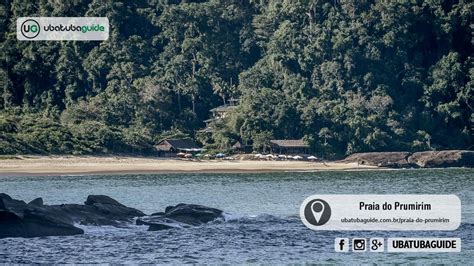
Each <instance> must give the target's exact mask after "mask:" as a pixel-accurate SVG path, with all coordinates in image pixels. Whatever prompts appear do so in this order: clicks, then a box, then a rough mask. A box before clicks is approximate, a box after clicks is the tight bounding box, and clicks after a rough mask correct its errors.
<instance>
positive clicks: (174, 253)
mask: <svg viewBox="0 0 474 266" xmlns="http://www.w3.org/2000/svg"><path fill="white" fill-rule="evenodd" d="M473 187H474V170H471V169H446V170H440V169H436V170H400V171H399V170H397V171H356V172H315V173H271V174H270V173H269V174H159V175H100V176H60V177H59V176H49V177H28V176H23V177H0V192H5V193H7V194H10V195H11V196H13V197H15V198H21V199H24V200H26V201H28V200H31V199H33V198H35V197H38V196H41V197H43V198H44V200H45V203H46V204H57V203H79V202H83V201H84V200H85V198H86V197H87V195H89V194H106V195H109V196H111V197H113V198H116V199H118V200H119V201H120V202H122V203H124V204H125V205H127V206H131V207H135V208H138V209H140V210H142V211H144V212H146V213H151V212H155V211H160V210H163V209H164V208H165V207H166V206H167V205H175V204H176V203H180V202H185V203H197V204H203V205H207V206H211V207H217V208H220V209H223V210H224V211H226V212H227V213H230V214H231V217H233V218H231V219H230V220H228V221H226V222H223V221H216V222H213V223H211V224H207V225H204V226H201V227H197V228H188V229H173V230H168V231H160V232H147V231H146V229H147V228H146V227H142V226H130V228H123V229H118V228H112V227H83V228H84V229H85V231H86V233H85V235H79V236H68V237H42V238H33V239H21V238H17V239H13V238H10V239H0V263H4V262H15V263H32V262H39V263H41V262H43V263H51V262H61V263H74V262H81V263H100V262H114V263H120V262H137V263H139V262H141V263H147V262H148V263H186V262H188V263H223V262H225V263H317V262H322V263H338V262H345V263H351V262H352V263H367V262H376V263H377V262H390V263H410V262H417V263H459V264H468V263H470V262H471V261H472V259H473V258H474V238H473V236H474V233H473V228H474V225H473V224H474V201H473V199H474V191H473ZM316 193H320V194H322V193H325V194H328V193H340V194H341V193H345V194H349V193H355V194H357V193H364V194H365V193H373V194H385V193H407V194H408V193H413V194H430V193H433V194H456V195H458V196H459V197H460V199H461V202H462V211H463V224H462V226H461V227H460V228H459V229H458V230H456V231H444V232H440V231H423V232H420V231H416V232H380V231H379V232H368V231H364V232H328V231H326V232H315V231H311V230H309V229H307V228H306V227H305V226H304V225H303V224H302V223H301V221H300V220H299V218H298V217H297V213H298V210H299V205H300V204H301V202H302V201H303V200H304V199H305V198H306V197H307V196H309V195H311V194H316ZM404 236H410V237H422V236H429V237H461V239H462V252H461V253H449V254H448V253H437V254H435V253H412V254H410V253H401V254H395V253H371V252H366V253H359V254H356V253H351V252H350V253H347V254H342V253H335V252H334V249H333V245H334V238H335V237H348V238H351V237H367V238H369V237H385V238H386V237H404Z"/></svg>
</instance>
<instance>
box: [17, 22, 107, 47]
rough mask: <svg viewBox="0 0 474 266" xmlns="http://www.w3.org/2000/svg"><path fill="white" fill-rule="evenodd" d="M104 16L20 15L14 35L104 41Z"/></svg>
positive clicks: (105, 34)
mask: <svg viewBox="0 0 474 266" xmlns="http://www.w3.org/2000/svg"><path fill="white" fill-rule="evenodd" d="M109 28H110V27H109V20H108V18H106V17H20V18H18V19H17V20H16V37H17V39H18V40H21V41H105V40H107V39H108V38H109Z"/></svg>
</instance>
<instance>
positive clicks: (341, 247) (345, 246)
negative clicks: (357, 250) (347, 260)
mask: <svg viewBox="0 0 474 266" xmlns="http://www.w3.org/2000/svg"><path fill="white" fill-rule="evenodd" d="M334 250H335V251H336V252H348V251H349V238H336V239H335V240H334Z"/></svg>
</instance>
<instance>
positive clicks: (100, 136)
mask: <svg viewBox="0 0 474 266" xmlns="http://www.w3.org/2000/svg"><path fill="white" fill-rule="evenodd" d="M0 14H1V15H0V29H1V35H0V49H1V54H0V93H1V97H0V153H1V154H95V153H148V152H152V145H153V144H154V143H156V141H158V140H159V139H161V138H164V137H168V136H186V135H187V136H190V137H193V138H197V139H198V140H203V138H204V137H203V136H199V134H198V130H199V129H202V128H203V127H204V123H203V120H205V119H207V118H209V116H210V112H209V110H210V109H212V108H214V107H216V106H219V105H222V104H223V101H224V100H226V99H230V98H231V97H234V98H240V100H241V101H240V105H239V107H238V108H237V109H235V110H234V111H232V113H230V114H229V115H228V116H227V117H226V119H225V120H224V121H220V122H216V123H215V124H214V125H213V127H214V128H215V129H216V130H215V131H214V132H213V133H212V136H207V137H205V139H206V141H207V142H208V144H207V145H208V146H209V147H211V148H217V149H226V148H228V147H229V146H231V145H232V144H234V143H235V142H236V141H240V142H242V143H247V144H253V145H254V147H255V148H256V149H264V148H265V147H266V145H267V143H268V140H269V139H273V138H276V139H299V138H304V139H305V140H306V141H307V142H308V143H309V144H310V145H311V147H312V149H313V151H314V153H315V154H318V155H321V156H325V157H327V158H334V157H340V156H344V155H346V154H351V153H354V152H363V151H396V150H410V151H413V150H431V149H451V148H453V149H454V148H455V149H472V148H473V145H474V137H473V127H474V115H473V107H474V103H473V86H474V58H473V42H474V41H473V35H472V32H473V28H474V24H473V23H474V22H473V16H474V3H473V2H472V1H455V0H426V1H422V0H413V1H371V0H347V1H343V0H314V1H290V0H260V1H252V0H249V1H236V0H227V1H226V0H222V1H219V0H208V1H204V0H201V1H198V0H196V1H191V0H189V1H184V0H183V1H180V0H168V1H167V0H137V1H108V0H84V1H79V0H63V1H54V0H39V1H23V0H3V1H1V2H0ZM22 16H69V17H73V16H105V17H108V19H109V21H110V26H111V32H110V37H109V39H108V40H107V41H103V42H97V41H89V42H84V41H82V42H81V41H76V42H72V41H62V42H61V41H18V40H17V39H16V33H15V32H16V18H17V17H22Z"/></svg>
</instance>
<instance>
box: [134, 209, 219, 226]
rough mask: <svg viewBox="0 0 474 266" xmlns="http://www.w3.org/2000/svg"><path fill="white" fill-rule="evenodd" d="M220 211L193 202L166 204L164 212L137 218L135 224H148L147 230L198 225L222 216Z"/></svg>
mask: <svg viewBox="0 0 474 266" xmlns="http://www.w3.org/2000/svg"><path fill="white" fill-rule="evenodd" d="M222 213H223V212H222V211H221V210H218V209H214V208H209V207H205V206H201V205H195V204H183V203H181V204H178V205H176V206H168V207H166V209H165V212H164V213H156V214H154V215H151V216H147V217H142V218H140V219H137V225H149V226H150V227H149V228H148V231H158V230H165V229H171V228H183V227H190V226H198V225H202V224H205V223H208V222H210V221H213V220H215V219H217V218H223V215H222Z"/></svg>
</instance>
